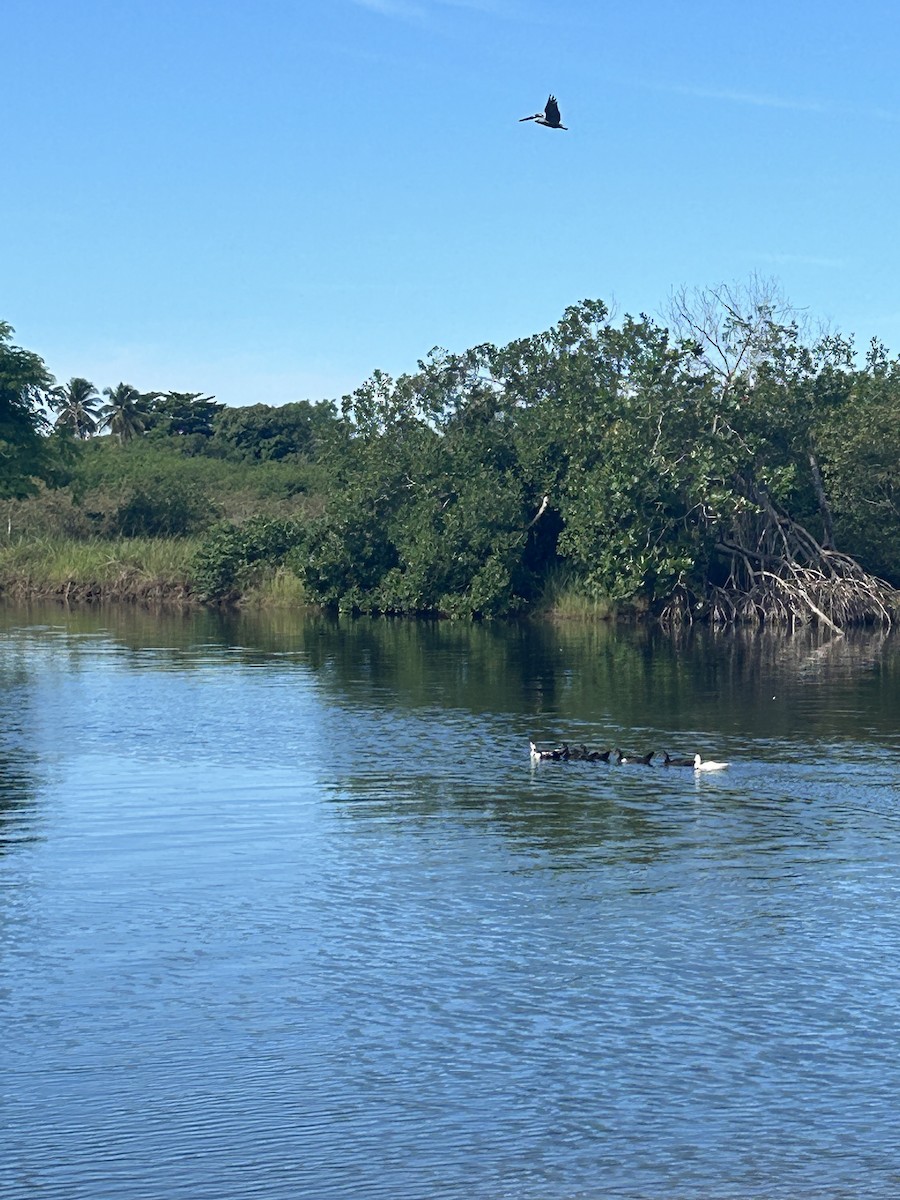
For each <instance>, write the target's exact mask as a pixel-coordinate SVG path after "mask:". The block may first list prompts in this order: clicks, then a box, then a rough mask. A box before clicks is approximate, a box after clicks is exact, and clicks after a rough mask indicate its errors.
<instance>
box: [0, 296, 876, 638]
mask: <svg viewBox="0 0 900 1200" xmlns="http://www.w3.org/2000/svg"><path fill="white" fill-rule="evenodd" d="M10 335H11V330H10V329H9V327H8V326H0V498H2V499H4V500H6V501H7V502H8V507H9V516H8V522H7V526H8V528H7V533H8V543H9V548H8V550H7V555H8V556H9V555H11V554H12V552H13V549H14V548H15V545H16V544H18V545H19V549H18V551H17V553H18V554H19V555H20V556H21V554H22V553H23V551H22V549H21V544H22V543H23V542H25V543H28V542H31V543H34V542H35V540H36V539H39V538H45V539H53V538H57V539H58V538H59V537H65V538H69V539H76V540H79V541H81V542H85V543H92V544H108V545H112V544H113V543H114V542H115V540H116V539H119V542H115V544H120V543H121V539H123V538H125V539H128V538H138V537H140V538H150V539H165V538H169V539H171V538H177V539H188V538H189V539H192V543H191V544H192V546H193V547H194V549H193V550H192V557H191V560H190V566H189V569H188V570H187V578H181V579H180V584H179V586H180V587H181V588H182V591H184V592H186V591H189V590H190V591H193V592H194V593H195V594H196V595H198V596H201V597H203V598H205V599H208V600H219V601H221V600H234V599H237V598H239V597H241V596H242V595H246V594H247V591H248V589H250V588H252V587H253V586H254V585H258V584H259V581H260V580H261V579H262V578H264V577H266V576H269V577H272V576H277V577H278V578H279V579H281V580H282V581H284V580H285V579H290V580H292V581H293V586H292V589H291V590H290V595H292V596H293V597H295V598H296V597H297V596H299V595H302V596H304V597H305V598H306V599H307V600H308V601H309V602H312V603H317V604H322V605H328V606H334V607H336V608H339V609H342V610H362V611H372V612H383V613H435V614H437V613H440V614H449V615H470V614H474V615H482V616H491V615H507V614H512V613H518V612H525V611H530V610H533V609H534V608H535V607H538V606H542V605H543V606H546V605H547V603H548V602H552V600H553V597H554V596H558V595H559V594H560V592H564V593H565V594H566V595H567V596H568V597H569V600H570V602H571V601H572V599H573V598H577V599H579V600H580V601H581V602H582V603H584V604H585V605H594V606H596V607H597V610H598V611H599V610H602V609H604V608H605V609H607V610H610V609H613V608H615V609H617V610H619V611H631V612H652V613H655V614H657V615H659V616H660V617H662V618H663V619H664V620H668V621H683V620H692V619H697V618H698V617H703V618H711V619H715V620H729V621H730V620H741V619H748V618H753V619H774V620H780V621H789V622H791V621H798V620H799V621H802V620H808V619H813V620H816V621H820V622H823V623H825V624H828V625H835V626H841V625H844V624H847V623H850V622H853V621H859V620H872V619H876V620H877V619H886V618H887V616H888V613H889V612H890V611H891V610H892V609H894V608H895V605H896V593H895V592H894V591H893V588H894V587H896V586H898V585H900V497H898V491H897V486H898V478H900V475H898V466H900V442H898V439H897V437H896V432H895V431H896V429H897V428H898V418H900V361H898V360H897V359H895V358H891V357H890V356H889V355H888V353H887V351H886V350H885V349H884V348H883V347H882V346H881V345H879V344H877V343H874V342H873V343H872V344H871V345H870V346H869V348H868V351H867V352H866V353H865V355H864V356H863V358H862V360H860V358H859V356H858V355H857V353H856V351H855V348H854V345H853V343H852V341H851V340H850V339H848V338H845V337H842V336H840V335H836V334H833V333H831V334H826V335H821V336H818V337H810V336H806V335H805V334H804V332H803V331H802V330H801V328H800V326H799V325H798V323H797V321H796V319H795V317H794V314H792V313H791V312H790V310H788V309H787V308H786V307H784V306H783V305H782V304H781V302H780V301H779V300H778V298H777V296H776V294H775V293H774V292H773V291H772V289H767V288H765V287H761V286H760V285H758V284H756V283H754V285H752V286H750V287H748V288H745V289H741V290H740V291H734V290H731V289H728V288H720V289H717V290H714V291H707V292H704V293H698V294H695V295H692V296H689V295H687V294H681V295H679V296H677V297H675V298H674V299H673V302H672V312H671V320H670V321H669V328H664V327H663V326H661V325H660V324H658V323H656V322H654V321H653V320H651V319H649V318H648V317H645V316H641V317H639V318H637V319H634V318H632V317H628V316H626V317H624V318H623V319H621V320H619V321H614V320H612V319H611V317H610V314H609V313H608V311H607V309H606V307H605V306H604V305H603V304H602V303H600V302H598V301H585V302H584V303H582V304H579V305H576V306H574V307H572V308H569V309H567V310H566V312H565V313H564V314H563V317H562V319H561V320H560V321H559V323H558V324H556V325H555V326H554V327H553V328H551V329H549V330H547V331H546V332H544V333H540V334H536V335H534V336H532V337H527V338H521V339H518V340H516V341H513V342H511V343H510V344H509V345H506V346H502V347H496V346H493V345H482V346H476V347H474V348H472V349H470V350H468V351H466V352H465V353H462V354H450V353H447V352H445V351H433V352H432V354H431V355H430V356H429V357H428V358H427V359H425V360H424V361H423V362H421V363H419V365H418V369H417V371H415V372H414V373H411V374H408V375H403V376H401V377H399V378H397V379H392V378H391V377H389V376H387V375H385V374H383V373H381V372H375V374H374V375H373V376H372V377H371V378H370V379H369V380H367V381H366V382H365V383H364V384H363V385H362V386H361V387H359V388H358V389H357V390H356V391H355V392H354V393H353V394H352V395H350V396H346V397H344V399H343V401H342V403H341V405H340V406H339V407H338V406H336V405H332V404H330V403H321V404H309V403H306V402H302V403H297V404H288V405H283V406H281V407H272V406H269V405H265V404H255V405H251V406H247V407H241V408H227V407H224V406H222V405H219V404H217V403H216V402H215V401H214V399H213V398H212V397H209V396H202V395H200V394H192V393H173V392H169V393H164V394H163V393H152V394H141V393H139V392H137V391H136V390H135V389H134V388H132V387H130V386H129V385H127V384H124V383H120V384H119V385H118V386H117V387H115V388H107V389H105V392H104V395H105V396H106V402H105V403H104V402H102V401H101V398H100V395H99V394H98V392H97V391H96V389H95V388H94V386H93V384H91V383H90V382H89V381H88V380H84V379H72V380H70V381H69V383H68V384H66V385H64V386H62V387H58V386H55V385H54V383H53V381H52V380H51V379H50V377H49V375H48V374H47V372H46V369H45V367H44V365H43V363H42V362H41V360H40V359H39V358H38V357H37V356H36V355H33V354H31V353H29V352H27V351H24V350H21V349H19V348H17V347H15V346H13V345H12V344H11V340H10ZM103 430H105V431H106V433H105V435H102V433H101V431H103ZM9 561H12V560H11V559H10V560H9ZM7 574H9V572H8V571H7ZM885 581H886V582H885Z"/></svg>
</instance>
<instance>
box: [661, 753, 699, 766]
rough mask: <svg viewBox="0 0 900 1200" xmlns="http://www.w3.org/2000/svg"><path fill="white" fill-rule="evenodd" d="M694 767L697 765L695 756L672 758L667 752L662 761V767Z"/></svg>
mask: <svg viewBox="0 0 900 1200" xmlns="http://www.w3.org/2000/svg"><path fill="white" fill-rule="evenodd" d="M696 765H697V756H696V755H694V757H693V758H673V757H672V755H671V754H670V753H669V752H668V750H667V751H666V756H665V758H664V759H663V766H664V767H694V766H696Z"/></svg>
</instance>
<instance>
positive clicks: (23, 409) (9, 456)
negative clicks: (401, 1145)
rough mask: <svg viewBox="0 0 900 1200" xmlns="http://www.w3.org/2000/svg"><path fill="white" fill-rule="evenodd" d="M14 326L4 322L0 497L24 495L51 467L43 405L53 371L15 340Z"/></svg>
mask: <svg viewBox="0 0 900 1200" xmlns="http://www.w3.org/2000/svg"><path fill="white" fill-rule="evenodd" d="M12 334H13V328H12V326H11V325H9V324H7V323H6V322H5V321H0V498H3V499H21V498H24V497H25V496H28V495H31V494H33V493H34V492H35V491H36V486H37V485H36V483H35V480H36V479H39V478H43V477H46V475H47V473H48V472H49V471H50V469H51V467H52V459H51V456H50V454H49V447H48V439H47V438H46V437H45V436H43V435H44V433H45V431H46V421H45V419H44V418H43V417H42V416H41V413H40V408H39V406H40V404H41V403H42V402H43V400H44V398H45V397H46V394H47V392H48V390H49V389H50V387H52V385H53V376H52V375H50V373H49V372H48V371H47V368H46V367H45V365H44V362H43V359H41V358H40V357H39V356H38V355H37V354H34V353H32V352H31V351H30V350H23V349H22V348H21V347H19V346H14V345H13V344H12V342H11V338H12Z"/></svg>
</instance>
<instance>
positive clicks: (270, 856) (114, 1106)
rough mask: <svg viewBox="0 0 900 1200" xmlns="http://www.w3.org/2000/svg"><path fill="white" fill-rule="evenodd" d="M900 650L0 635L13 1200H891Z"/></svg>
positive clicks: (366, 629)
mask: <svg viewBox="0 0 900 1200" xmlns="http://www.w3.org/2000/svg"><path fill="white" fill-rule="evenodd" d="M897 647H898V642H897V639H896V637H895V636H894V635H885V634H884V633H883V632H881V631H879V632H878V633H877V634H874V633H873V634H866V633H862V634H859V635H855V636H853V637H847V638H844V639H839V640H836V641H835V640H829V639H827V638H823V637H817V636H815V635H812V634H808V633H806V634H803V635H802V636H799V637H798V636H794V637H775V636H771V635H769V636H763V635H760V634H753V633H747V632H727V633H719V634H715V633H709V632H707V631H698V632H693V633H689V634H687V635H685V636H683V637H680V638H677V639H670V638H666V637H663V636H660V635H659V634H657V633H655V632H652V631H648V630H626V629H621V628H616V627H609V626H591V627H584V626H574V625H573V626H562V627H553V626H547V625H522V626H514V627H510V626H505V625H498V624H483V625H475V626H470V625H464V624H456V623H449V622H448V623H434V624H430V623H409V622H390V621H384V622H377V621H375V622H373V621H358V622H349V621H331V620H327V619H319V618H316V619H306V620H303V619H299V618H297V617H296V616H293V615H290V614H274V615H270V614H266V615H262V616H246V615H245V616H239V615H217V614H209V613H201V614H186V615H185V614H178V615H171V614H170V615H153V614H149V613H146V612H142V611H140V610H135V609H128V608H122V609H119V610H115V611H108V612H106V611H104V612H96V611H85V610H82V611H73V612H69V611H65V610H62V609H58V608H54V609H39V610H30V611H21V610H18V611H17V610H2V609H0V996H2V998H3V1005H4V1012H5V1016H6V1020H5V1036H4V1039H3V1042H2V1044H0V1080H2V1081H3V1082H2V1085H0V1091H2V1095H3V1107H4V1120H5V1124H6V1134H5V1138H6V1142H7V1143H8V1145H7V1146H6V1147H5V1151H6V1152H5V1154H4V1161H5V1163H7V1164H8V1165H7V1166H6V1167H5V1170H4V1173H0V1197H3V1198H4V1200H5V1198H6V1197H7V1196H9V1197H16V1200H18V1198H19V1197H25V1196H31V1195H47V1196H53V1197H54V1198H55V1197H65V1198H66V1200H102V1198H105V1197H110V1198H113V1197H115V1200H145V1198H146V1197H148V1196H165V1197H166V1198H169V1197H176V1198H180V1197H184V1198H187V1197H190V1198H191V1200H195V1198H198V1197H199V1198H201V1200H202V1198H205V1197H209V1198H213V1197H215V1198H216V1200H223V1198H228V1200H230V1198H232V1197H234V1198H238V1197H241V1198H243V1197H251V1198H252V1197H255V1196H259V1197H266V1198H267V1200H294V1198H295V1197H346V1196H354V1197H355V1196H364V1197H376V1198H380V1197H385V1198H387V1197H391V1198H393V1197H400V1198H405V1197H409V1198H413V1197H415V1198H419V1197H425V1196H428V1197H430V1196H446V1197H454V1198H455V1197H460V1198H462V1197H475V1198H477V1200H480V1198H481V1197H484V1198H487V1197H491V1198H492V1200H493V1198H494V1197H503V1196H509V1197H513V1196H514V1197H523V1198H525V1200H530V1198H537V1197H541V1198H546V1197H553V1198H559V1200H572V1198H574V1197H595V1196H604V1197H629V1198H630V1197H635V1198H637V1197H641V1198H643V1200H648V1198H651V1200H656V1198H660V1200H661V1198H663V1197H665V1198H666V1200H669V1198H675V1200H678V1198H680V1197H684V1198H686V1197H688V1196H690V1197H696V1196H703V1197H713V1198H722V1200H724V1198H725V1197H728V1198H729V1200H731V1198H734V1197H744V1196H746V1197H760V1198H761V1197H777V1198H781V1197H783V1198H787V1197H791V1198H793V1197H816V1198H817V1200H818V1198H829V1200H838V1198H842V1200H843V1198H847V1200H849V1197H858V1196H866V1197H882V1196H883V1197H893V1196H894V1195H896V1194H897V1190H898V1185H900V1152H898V1151H897V1149H896V1137H895V1133H894V1125H895V1120H896V1097H897V1094H898V1086H900V1066H898V1062H897V1056H896V1053H895V1049H894V1031H895V1029H896V1028H897V1024H898V1019H900V986H898V985H900V953H898V951H900V930H898V919H897V916H896V913H897V907H898V906H897V892H898V884H897V879H898V867H900V820H898V817H897V811H896V810H897V800H898V798H900V797H898V787H897V771H896V768H895V765H894V764H895V762H896V755H897V749H898V740H900V739H898V731H897V713H898V711H900V708H898V700H900V673H898V661H900V658H898V649H897ZM530 737H539V738H548V739H556V738H561V737H566V738H568V739H569V740H571V741H574V742H580V741H585V742H588V743H589V744H591V745H616V744H625V745H627V746H628V747H630V748H633V749H654V750H658V751H662V750H664V749H669V750H672V751H673V752H693V750H694V749H699V750H700V751H701V752H702V753H703V754H704V755H712V756H715V757H726V758H728V759H730V760H731V762H732V766H731V768H730V769H729V770H728V771H727V772H723V773H722V774H721V775H714V776H710V777H708V778H697V777H695V775H694V772H693V771H690V770H677V769H672V770H666V769H663V768H652V767H651V768H643V767H630V768H629V767H622V768H617V767H611V766H607V765H605V764H590V763H569V764H554V763H540V764H537V766H532V765H531V763H530V761H529V757H528V753H527V747H528V739H529V738H530ZM3 851H5V854H4V853H3Z"/></svg>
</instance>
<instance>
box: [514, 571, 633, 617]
mask: <svg viewBox="0 0 900 1200" xmlns="http://www.w3.org/2000/svg"><path fill="white" fill-rule="evenodd" d="M535 611H536V613H538V614H539V615H541V616H545V617H552V618H554V619H556V620H560V621H610V620H614V619H615V618H616V617H617V616H618V615H619V609H618V607H617V606H616V604H615V602H614V601H613V600H610V599H609V598H608V597H606V596H592V595H591V594H590V593H589V592H588V591H587V590H586V589H585V587H584V584H583V582H582V581H581V580H580V579H579V578H578V576H577V575H576V574H575V573H574V572H573V571H572V570H571V569H570V568H567V567H556V568H555V569H553V570H552V571H550V572H549V574H548V575H547V579H546V581H545V583H544V586H543V588H542V590H541V595H540V599H539V600H538V603H537V605H536V609H535Z"/></svg>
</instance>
